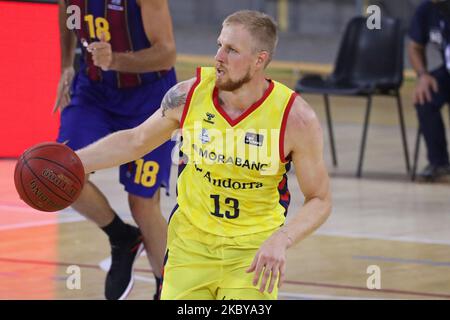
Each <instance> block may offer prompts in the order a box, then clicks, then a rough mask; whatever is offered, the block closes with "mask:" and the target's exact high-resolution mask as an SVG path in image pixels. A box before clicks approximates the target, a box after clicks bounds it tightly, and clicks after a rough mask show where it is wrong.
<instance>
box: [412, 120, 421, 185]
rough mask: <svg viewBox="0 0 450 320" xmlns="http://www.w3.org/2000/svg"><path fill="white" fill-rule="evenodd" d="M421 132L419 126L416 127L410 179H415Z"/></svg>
mask: <svg viewBox="0 0 450 320" xmlns="http://www.w3.org/2000/svg"><path fill="white" fill-rule="evenodd" d="M421 134H422V131H421V130H420V126H419V128H418V129H417V135H416V145H415V147H414V162H413V167H412V172H411V181H414V180H416V172H417V164H418V160H419V150H420V136H421Z"/></svg>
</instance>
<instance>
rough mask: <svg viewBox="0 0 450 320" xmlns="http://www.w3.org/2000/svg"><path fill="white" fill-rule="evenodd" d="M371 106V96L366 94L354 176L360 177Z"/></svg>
mask: <svg viewBox="0 0 450 320" xmlns="http://www.w3.org/2000/svg"><path fill="white" fill-rule="evenodd" d="M371 108H372V96H371V95H369V96H367V107H366V116H365V118H364V129H363V135H362V139H361V147H360V149H359V162H358V171H357V172H356V176H357V177H358V178H361V171H362V165H363V161H364V151H365V149H366V138H367V129H368V127H369V116H370V110H371Z"/></svg>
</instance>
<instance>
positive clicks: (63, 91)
mask: <svg viewBox="0 0 450 320" xmlns="http://www.w3.org/2000/svg"><path fill="white" fill-rule="evenodd" d="M74 75H75V70H74V69H73V67H69V68H65V69H64V70H63V71H62V72H61V77H60V79H59V83H58V91H57V94H56V102H55V105H54V106H53V110H52V112H53V113H55V112H56V111H57V110H58V109H59V110H60V111H61V112H62V111H63V110H64V108H65V107H67V105H68V104H69V103H70V85H71V84H72V80H73V77H74Z"/></svg>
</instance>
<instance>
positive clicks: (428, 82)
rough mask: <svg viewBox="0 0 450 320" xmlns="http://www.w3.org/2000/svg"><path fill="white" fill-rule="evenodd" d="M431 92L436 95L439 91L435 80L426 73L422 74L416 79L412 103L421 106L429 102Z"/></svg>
mask: <svg viewBox="0 0 450 320" xmlns="http://www.w3.org/2000/svg"><path fill="white" fill-rule="evenodd" d="M432 91H434V92H436V93H437V92H438V91H439V86H438V83H437V81H436V79H435V78H434V77H433V76H432V75H430V74H428V73H424V74H422V75H421V76H420V77H419V78H418V79H417V84H416V89H415V90H414V103H415V104H419V105H422V104H424V103H426V102H431V100H432V94H433V93H432Z"/></svg>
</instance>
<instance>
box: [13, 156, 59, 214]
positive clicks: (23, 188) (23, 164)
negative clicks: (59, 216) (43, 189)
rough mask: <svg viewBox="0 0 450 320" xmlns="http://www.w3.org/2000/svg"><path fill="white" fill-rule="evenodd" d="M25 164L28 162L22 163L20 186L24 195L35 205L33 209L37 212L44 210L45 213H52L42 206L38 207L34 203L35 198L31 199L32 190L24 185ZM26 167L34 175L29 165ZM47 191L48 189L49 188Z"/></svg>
mask: <svg viewBox="0 0 450 320" xmlns="http://www.w3.org/2000/svg"><path fill="white" fill-rule="evenodd" d="M25 164H26V160H25V159H24V162H23V163H22V170H20V184H21V186H22V190H23V194H24V195H25V196H26V197H27V198H28V200H29V201H30V203H32V204H33V208H34V209H36V210H43V211H46V212H51V211H49V210H46V209H45V208H42V207H40V206H39V205H37V204H36V203H34V201H33V198H31V197H30V195H29V192H30V190H28V189H27V188H25V185H24V183H23V174H24V170H23V167H24V166H25ZM26 167H27V169H28V170H29V171H30V172H31V173H32V174H34V172H33V171H32V170H31V168H30V167H29V166H28V165H27V166H26ZM38 180H39V179H38ZM39 181H40V180H39ZM47 189H48V188H47Z"/></svg>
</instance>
